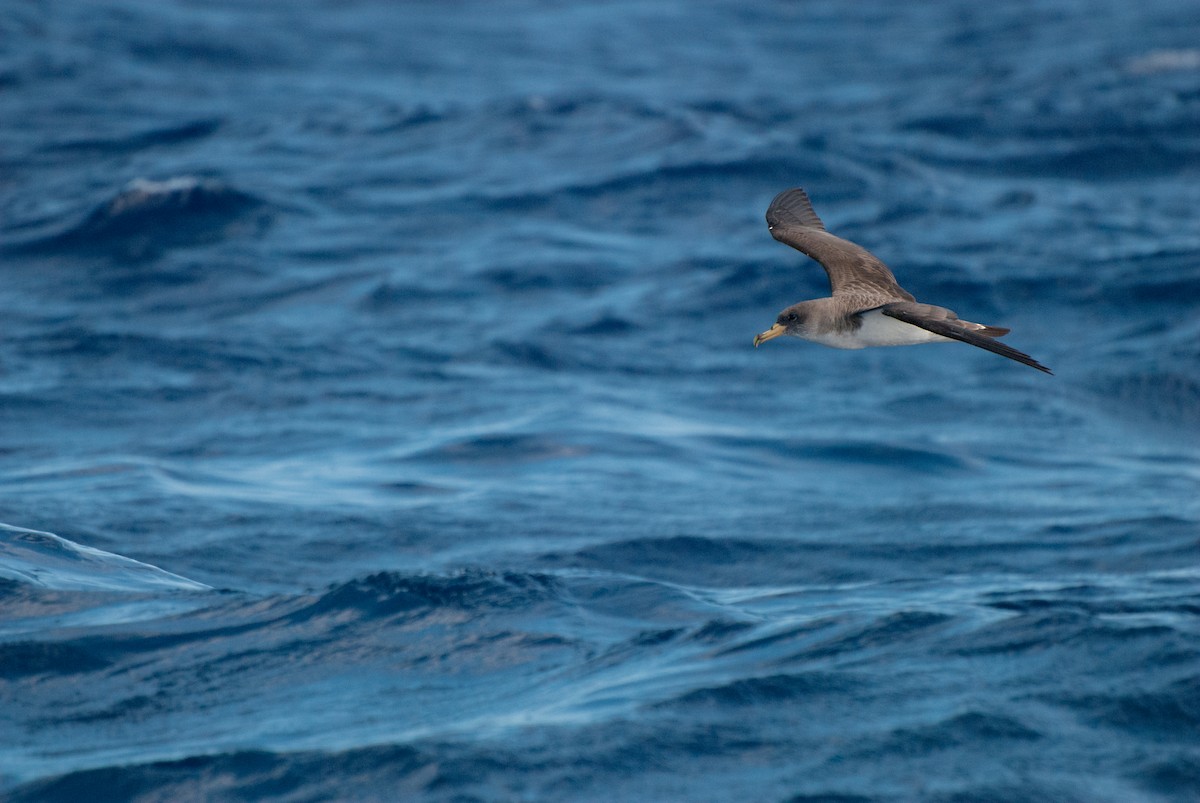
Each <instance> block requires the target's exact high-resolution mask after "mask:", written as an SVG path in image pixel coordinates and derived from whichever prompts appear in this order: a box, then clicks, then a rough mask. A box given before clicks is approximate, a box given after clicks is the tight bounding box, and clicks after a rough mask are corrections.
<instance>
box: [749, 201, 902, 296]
mask: <svg viewBox="0 0 1200 803" xmlns="http://www.w3.org/2000/svg"><path fill="white" fill-rule="evenodd" d="M767 228H768V229H770V230H771V236H772V237H774V238H775V239H776V240H778V241H779V242H781V243H785V244H787V245H790V246H791V247H792V248H795V249H796V250H797V251H799V252H801V253H802V254H805V255H806V256H809V257H812V258H813V259H815V260H816V261H817V262H819V263H821V267H823V268H824V269H825V272H826V273H827V274H829V286H830V288H831V289H832V291H833V295H834V297H835V298H836V297H838V296H852V297H854V298H855V299H856V300H860V301H861V302H862V303H863V308H864V309H867V308H870V307H878V306H880V305H882V304H886V303H888V302H889V301H914V300H915V299H914V298H913V297H912V296H911V295H909V293H908V291H906V290H905V289H904V288H903V287H901V286H900V285H899V284H897V283H896V277H895V276H893V275H892V272H891V271H890V270H888V267H887V265H884V264H883V263H882V262H880V261H879V258H878V257H876V256H875V255H874V254H872V253H871V252H870V251H868V250H867V249H865V248H863V247H862V246H860V245H855V244H854V243H852V242H850V241H849V240H843V239H842V238H841V237H837V236H835V235H833V234H830V233H829V232H827V231H825V224H824V223H822V222H821V218H819V217H817V213H816V212H814V211H813V208H812V202H811V201H809V200H808V193H806V192H805V191H804V190H802V189H800V188H799V187H796V188H795V189H791V190H784V191H783V192H781V193H779V194H778V195H776V196H775V200H773V201H771V206H770V207H769V208H768V209H767Z"/></svg>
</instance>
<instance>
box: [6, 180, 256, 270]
mask: <svg viewBox="0 0 1200 803" xmlns="http://www.w3.org/2000/svg"><path fill="white" fill-rule="evenodd" d="M264 206H265V203H264V201H263V200H262V199H260V198H258V197H256V196H254V195H251V194H248V193H245V192H242V191H241V190H238V189H236V188H234V187H232V186H231V185H229V184H227V183H225V182H224V181H221V180H219V179H216V178H206V177H201V176H192V175H184V176H176V177H173V178H168V179H163V180H150V179H144V178H138V179H134V180H133V181H131V182H129V183H128V184H127V185H125V187H124V188H123V189H121V190H120V191H119V192H118V193H117V194H116V195H115V196H113V197H112V198H110V199H109V200H108V201H105V202H104V203H102V204H101V205H99V206H98V207H96V208H95V209H93V210H92V212H91V213H89V214H88V215H87V216H86V217H85V218H84V219H83V220H81V221H79V222H78V223H75V224H73V225H70V226H69V227H68V228H66V229H65V230H63V231H60V232H57V233H54V234H50V235H47V236H43V237H39V238H35V239H33V240H31V241H28V242H25V243H18V244H15V245H13V246H9V248H8V249H7V250H11V251H16V252H20V253H33V254H38V253H54V252H61V251H86V252H92V253H97V252H99V253H103V252H118V253H120V254H121V255H122V256H126V257H146V256H152V255H154V254H157V253H158V252H160V251H162V250H164V249H166V248H169V247H173V246H182V245H192V244H197V243H202V242H207V241H211V240H214V239H218V238H220V237H221V236H222V235H223V234H224V233H226V230H227V229H228V228H229V227H230V226H232V225H235V224H236V223H237V222H238V221H239V220H241V219H242V218H243V217H244V216H245V215H246V214H247V213H248V212H251V211H253V210H256V209H261V208H262V207H264ZM266 220H267V218H265V217H259V218H258V219H257V220H256V221H255V223H256V224H257V225H258V226H260V227H261V225H263V224H265V222H266Z"/></svg>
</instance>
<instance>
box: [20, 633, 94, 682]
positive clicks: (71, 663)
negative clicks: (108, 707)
mask: <svg viewBox="0 0 1200 803" xmlns="http://www.w3.org/2000/svg"><path fill="white" fill-rule="evenodd" d="M107 665H108V661H106V660H105V659H104V658H102V657H101V656H98V655H96V654H94V653H93V652H91V651H89V650H86V649H82V648H80V647H76V646H73V645H70V644H55V643H52V642H41V641H17V642H10V643H6V644H0V678H3V679H5V680H17V679H19V678H27V677H36V676H38V675H77V674H84V673H87V672H95V671H97V670H99V669H103V668H104V667H105V666H107Z"/></svg>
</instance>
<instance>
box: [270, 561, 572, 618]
mask: <svg viewBox="0 0 1200 803" xmlns="http://www.w3.org/2000/svg"><path fill="white" fill-rule="evenodd" d="M561 593H562V591H561V588H560V586H559V582H558V581H557V580H556V579H554V578H553V577H551V576H550V575H545V574H521V573H516V572H503V573H493V572H485V571H478V570H474V571H464V572H462V573H460V574H455V575H446V576H442V575H405V574H397V573H394V572H380V573H378V574H373V575H370V576H368V577H364V578H362V579H360V580H353V581H351V582H349V583H344V584H342V585H339V586H334V587H332V588H330V589H329V590H328V591H326V592H325V593H323V594H322V595H321V596H320V598H319V599H318V600H317V601H316V602H315V603H313V604H312V605H310V606H308V607H306V608H304V609H303V610H301V611H298V612H296V613H295V614H293V615H292V616H291V618H292V619H297V618H299V619H304V618H309V617H311V616H314V615H323V614H328V613H330V612H333V611H353V612H355V613H357V614H358V615H361V616H365V617H367V618H369V619H380V618H384V617H390V616H394V615H397V614H407V613H411V612H414V611H421V610H436V609H445V608H453V609H458V610H463V611H471V612H477V613H480V612H484V611H495V610H511V609H521V608H526V607H528V606H531V605H536V604H540V603H543V602H546V601H549V600H556V599H559V598H560V595H561Z"/></svg>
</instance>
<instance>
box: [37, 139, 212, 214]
mask: <svg viewBox="0 0 1200 803" xmlns="http://www.w3.org/2000/svg"><path fill="white" fill-rule="evenodd" d="M220 127H221V120H219V119H209V120H195V121H192V122H187V123H181V124H179V125H173V126H166V127H164V128H156V129H152V130H150V131H142V132H138V133H136V134H129V135H127V136H123V137H111V138H104V139H99V138H95V139H87V138H83V139H71V140H63V141H59V142H53V143H50V144H49V145H46V146H45V147H44V150H45V151H48V152H51V153H54V152H77V151H90V152H95V153H99V154H115V153H127V152H134V151H140V150H143V149H145V148H153V147H157V146H165V145H179V144H181V143H184V142H189V141H192V140H197V139H204V138H205V137H209V136H212V135H213V134H215V133H216V132H217V130H218V129H220ZM128 191H129V188H127V189H126V192H128ZM110 203H115V201H114V202H110Z"/></svg>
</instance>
